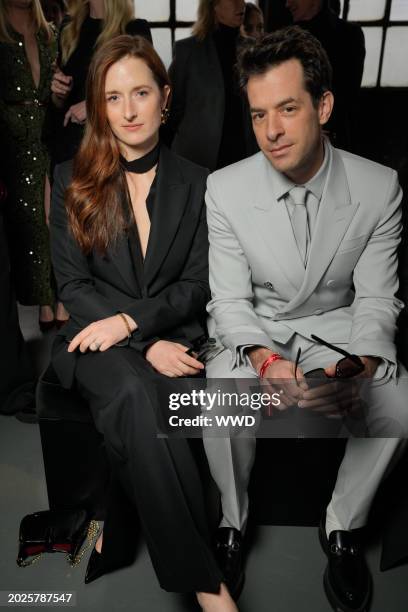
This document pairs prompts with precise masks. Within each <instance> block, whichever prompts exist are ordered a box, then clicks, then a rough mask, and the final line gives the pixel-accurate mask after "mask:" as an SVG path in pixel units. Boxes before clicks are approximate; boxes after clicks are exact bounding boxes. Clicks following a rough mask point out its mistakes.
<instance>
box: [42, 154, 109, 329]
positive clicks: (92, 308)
mask: <svg viewBox="0 0 408 612" xmlns="http://www.w3.org/2000/svg"><path fill="white" fill-rule="evenodd" d="M69 180H70V172H69V171H68V168H67V165H66V164H63V165H61V166H57V167H56V169H55V173H54V184H53V189H52V199H51V211H50V242H51V257H52V264H53V268H54V273H55V277H56V280H57V286H58V296H59V299H60V300H61V302H62V303H63V304H64V306H65V307H66V309H67V310H68V312H69V314H70V315H71V317H72V318H73V319H74V321H75V323H76V324H77V325H78V327H81V328H82V327H86V326H87V325H89V324H90V323H93V322H94V321H99V320H100V319H105V318H106V317H110V316H112V315H114V314H116V312H117V310H116V309H115V308H114V307H113V306H112V305H111V304H110V303H109V301H108V300H107V299H106V298H105V297H104V296H103V295H101V294H100V293H98V292H97V290H96V288H95V281H94V279H93V277H92V274H91V272H90V270H89V266H88V261H87V258H86V256H85V255H84V254H83V253H82V251H81V249H80V247H79V245H78V243H77V242H76V240H75V239H74V237H73V236H72V234H71V232H70V231H69V228H68V220H67V213H66V209H65V190H66V187H67V185H68V183H69Z"/></svg>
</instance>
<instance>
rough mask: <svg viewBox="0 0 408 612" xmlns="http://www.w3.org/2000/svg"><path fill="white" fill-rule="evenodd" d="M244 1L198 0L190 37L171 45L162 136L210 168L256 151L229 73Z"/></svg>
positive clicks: (232, 77) (235, 49) (243, 9)
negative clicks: (168, 92) (169, 98)
mask: <svg viewBox="0 0 408 612" xmlns="http://www.w3.org/2000/svg"><path fill="white" fill-rule="evenodd" d="M244 14H245V2H244V0H215V1H214V2H213V1H212V0H200V2H199V5H198V18H197V21H196V23H195V24H194V27H193V36H191V37H189V38H186V39H183V40H179V41H177V42H176V44H175V49H174V59H173V62H172V64H171V66H170V68H169V75H170V78H171V81H172V84H173V99H172V105H171V111H170V117H169V122H168V124H167V126H166V128H165V130H164V132H165V133H164V138H165V139H166V142H167V143H168V144H171V147H172V150H173V151H175V152H176V153H179V155H182V156H183V157H186V158H187V159H190V160H191V161H194V162H196V163H197V164H200V165H202V166H204V167H206V168H209V169H210V170H215V169H216V168H222V167H223V166H226V165H228V164H231V163H233V162H235V161H238V160H240V159H243V158H244V157H247V156H248V155H250V154H251V153H253V152H255V151H257V145H256V141H255V139H254V136H253V132H252V128H251V125H250V118H249V112H248V108H247V106H246V103H245V101H244V99H243V98H242V96H241V95H240V93H239V90H238V87H237V85H236V80H235V76H234V64H235V62H236V56H237V46H238V45H239V43H240V40H241V38H240V27H241V25H242V23H243V20H244Z"/></svg>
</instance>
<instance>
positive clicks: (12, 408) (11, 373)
mask: <svg viewBox="0 0 408 612" xmlns="http://www.w3.org/2000/svg"><path fill="white" fill-rule="evenodd" d="M6 200H7V189H6V186H5V183H4V181H2V180H1V179H0V337H1V339H2V341H1V344H0V363H1V364H2V369H1V376H0V414H4V415H13V414H17V413H18V412H19V411H21V410H24V411H25V412H26V414H27V412H30V413H31V416H32V417H33V416H34V414H33V410H32V405H33V403H34V387H35V376H34V372H33V369H32V364H31V362H30V359H29V356H28V353H27V348H26V345H25V343H24V339H23V336H22V335H21V331H20V327H19V324H18V312H17V303H16V297H15V295H14V289H13V285H12V281H11V277H10V262H9V256H8V249H7V239H6V234H5V231H4V222H3V206H4V204H5V202H6Z"/></svg>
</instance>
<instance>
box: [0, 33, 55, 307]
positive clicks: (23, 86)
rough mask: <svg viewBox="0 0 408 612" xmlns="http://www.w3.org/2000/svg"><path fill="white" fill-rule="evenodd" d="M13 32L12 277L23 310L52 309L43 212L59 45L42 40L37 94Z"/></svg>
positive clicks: (4, 99) (9, 83)
mask: <svg viewBox="0 0 408 612" xmlns="http://www.w3.org/2000/svg"><path fill="white" fill-rule="evenodd" d="M10 32H11V34H12V36H13V38H15V40H16V43H15V44H14V43H5V42H0V130H1V131H0V133H1V143H2V144H1V174H2V177H3V179H4V182H5V183H6V185H7V190H8V195H9V197H8V200H7V206H6V209H5V211H4V212H5V221H6V231H7V237H8V241H9V251H10V258H11V269H12V276H13V281H14V285H15V288H16V293H17V299H18V301H19V302H20V303H21V304H26V305H34V304H40V305H46V304H53V302H54V292H53V289H52V272H51V259H50V250H49V236H48V228H47V226H46V222H45V212H44V187H45V176H46V173H47V172H48V166H49V160H48V155H47V152H46V149H45V147H44V145H43V144H42V142H41V133H42V126H43V122H44V115H45V110H46V104H47V103H48V100H49V97H50V84H51V77H52V67H51V65H52V62H53V61H54V60H55V58H56V54H57V43H56V40H55V36H53V39H52V40H51V42H50V43H49V44H48V42H47V38H46V35H45V34H44V33H43V32H41V31H40V32H39V33H38V34H37V37H36V38H37V44H38V51H39V59H40V68H41V73H40V82H39V85H38V88H36V87H35V84H34V81H33V78H32V73H31V68H30V64H29V62H28V59H27V56H26V53H25V48H24V39H23V37H22V36H21V35H20V34H18V33H17V32H15V31H14V30H10ZM27 101H29V102H30V103H29V104H27Z"/></svg>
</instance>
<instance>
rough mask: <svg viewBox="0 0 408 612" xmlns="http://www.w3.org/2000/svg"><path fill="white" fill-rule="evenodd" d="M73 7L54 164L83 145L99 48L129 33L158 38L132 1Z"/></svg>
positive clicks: (64, 35) (54, 86) (61, 68)
mask: <svg viewBox="0 0 408 612" xmlns="http://www.w3.org/2000/svg"><path fill="white" fill-rule="evenodd" d="M67 9H68V14H67V17H66V19H65V20H64V22H63V24H62V28H61V32H60V36H59V56H58V63H57V67H56V70H55V72H54V77H53V79H52V83H51V90H52V97H51V105H50V109H49V115H48V117H47V125H46V131H45V135H44V138H45V141H46V142H47V145H48V147H49V150H50V155H51V161H52V168H54V167H55V165H56V164H58V163H61V162H63V161H65V160H68V159H71V158H73V157H74V155H75V153H76V152H77V150H78V148H79V144H80V142H81V139H82V135H83V128H84V123H85V119H86V108H85V83H86V78H87V74H88V68H89V64H90V62H91V59H92V56H93V54H94V52H95V49H97V48H98V47H99V46H100V45H101V44H103V43H104V42H106V41H108V40H109V39H111V38H113V37H114V36H117V35H118V34H124V33H127V34H131V35H141V36H144V37H145V38H147V40H149V41H150V42H151V41H152V38H151V34H150V29H149V26H148V23H147V21H145V20H144V19H135V18H134V10H133V5H132V4H131V3H130V2H129V1H128V0H88V1H83V0H68V2H67Z"/></svg>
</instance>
